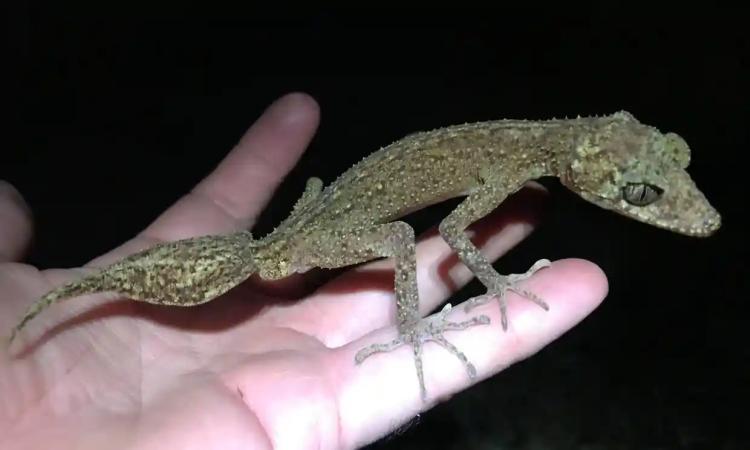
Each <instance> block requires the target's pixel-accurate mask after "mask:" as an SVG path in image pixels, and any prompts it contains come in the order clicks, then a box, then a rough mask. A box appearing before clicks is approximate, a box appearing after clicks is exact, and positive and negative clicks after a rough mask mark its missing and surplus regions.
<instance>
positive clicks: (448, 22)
mask: <svg viewBox="0 0 750 450" xmlns="http://www.w3.org/2000/svg"><path fill="white" fill-rule="evenodd" d="M5 8H6V12H7V14H6V15H5V17H6V18H5V21H6V25H7V26H6V27H5V29H6V36H5V45H6V48H5V52H4V53H5V57H4V66H5V69H4V72H5V74H6V75H9V76H10V78H9V79H8V81H7V82H6V83H5V88H6V92H5V95H4V98H5V99H6V100H5V101H4V102H3V104H4V106H5V110H6V114H7V116H6V119H5V121H4V128H5V129H4V131H3V149H2V152H1V153H0V155H1V156H0V178H2V179H5V180H8V181H10V182H11V183H12V184H14V185H15V186H16V187H17V188H18V189H19V190H20V191H21V192H22V193H23V195H24V196H25V198H26V200H27V201H28V202H29V204H30V206H31V208H32V209H33V212H34V217H35V226H36V232H35V241H34V246H33V248H32V251H31V253H30V255H29V260H30V261H31V262H33V263H34V264H38V265H40V266H43V267H53V266H54V267H67V266H74V265H80V264H82V263H85V262H86V261H88V260H89V259H91V258H93V257H94V256H96V255H98V254H100V253H103V252H105V251H107V250H108V249H110V248H112V247H114V246H116V245H118V244H119V243H121V242H122V241H124V240H126V239H128V238H129V237H131V236H132V235H133V234H134V233H136V232H138V231H139V230H140V229H142V228H143V227H144V226H146V225H147V224H148V223H149V222H151V221H152V220H153V219H154V218H155V217H156V216H157V215H158V214H159V213H160V212H161V211H163V210H164V209H165V208H166V207H168V206H169V205H171V204H172V202H173V201H175V200H176V199H177V198H178V197H179V196H180V195H182V194H183V193H185V192H186V191H187V190H189V189H190V188H191V187H192V186H193V185H194V184H195V183H196V182H198V181H199V180H200V179H201V178H202V177H203V176H205V175H206V174H207V173H208V172H209V171H210V170H211V169H212V168H213V167H214V166H215V164H216V163H218V162H219V161H220V160H221V159H222V158H223V157H224V155H225V154H226V152H227V151H229V149H231V147H232V146H233V145H234V144H235V143H236V140H237V139H238V138H239V136H240V135H241V134H242V133H243V132H244V131H245V130H246V128H247V127H248V126H249V125H250V124H251V123H252V122H253V120H255V119H256V118H257V117H258V115H259V114H260V113H261V112H262V110H263V108H265V107H266V106H267V104H268V103H270V102H271V101H273V100H274V99H276V98H277V97H279V96H280V95H283V94H285V93H287V92H291V91H304V92H307V93H309V94H311V95H312V96H314V97H315V98H316V99H317V100H318V101H319V103H320V105H321V111H322V121H321V128H320V130H319V132H318V134H317V135H316V137H315V140H314V141H313V143H312V144H311V146H310V148H309V149H308V151H307V152H306V153H305V155H304V157H303V158H302V160H301V161H300V163H299V164H298V165H297V167H295V169H294V170H293V171H292V173H291V174H290V176H289V177H288V178H287V179H286V181H285V183H284V184H283V186H282V187H281V188H280V189H279V191H278V193H277V196H276V198H275V199H274V200H273V202H272V203H271V205H269V208H268V209H267V211H266V212H265V214H264V215H263V217H262V220H261V222H260V223H259V225H258V228H257V230H258V234H263V232H264V231H268V230H270V229H271V228H272V227H273V226H274V225H275V224H276V223H278V221H280V220H282V219H283V218H284V217H285V215H286V214H287V213H288V211H289V208H290V207H291V205H292V204H293V202H294V201H295V200H296V198H297V196H298V195H299V194H300V193H301V192H302V190H303V188H304V183H305V180H306V179H307V177H309V176H313V175H316V176H320V177H322V178H323V179H324V180H325V181H330V180H332V179H333V178H334V177H335V176H336V175H337V174H338V173H339V172H340V171H342V170H344V169H345V168H347V167H348V166H349V165H350V164H352V163H354V162H356V161H358V160H359V159H361V158H362V157H363V156H365V155H366V154H367V153H369V152H371V151H373V150H375V149H377V148H379V147H381V146H383V145H386V144H388V143H390V142H392V141H393V140H395V139H398V138H400V137H402V136H403V135H405V134H407V133H411V132H413V131H416V130H422V129H431V128H435V127H438V126H443V125H449V124H453V123H461V122H471V121H475V120H488V119H497V118H526V119H544V118H551V117H553V116H555V117H563V116H575V115H578V114H580V115H589V114H608V113H611V112H614V111H617V110H620V109H625V110H628V111H630V112H631V113H633V114H634V115H635V116H636V117H637V118H638V119H639V120H641V121H643V122H646V123H649V124H652V125H655V126H657V127H659V128H661V129H663V130H670V131H675V132H678V133H679V134H681V135H682V136H683V137H685V139H686V140H687V141H688V143H690V145H691V147H692V150H693V163H692V165H691V168H690V169H689V170H690V172H691V174H692V175H693V177H694V179H695V180H696V181H697V183H698V185H699V186H700V187H701V188H702V189H703V190H704V192H705V193H706V195H707V196H708V198H709V199H710V200H711V201H712V203H713V204H714V205H715V206H716V208H717V209H718V210H719V211H720V212H721V213H722V214H723V217H724V225H723V228H722V230H721V231H720V232H719V233H718V234H717V235H715V236H714V237H712V238H710V239H706V240H699V239H691V238H686V237H681V236H677V235H673V234H671V233H667V232H664V231H660V230H657V229H654V228H650V227H647V226H645V225H642V224H638V223H635V222H632V221H629V220H626V219H623V218H621V217H619V216H616V215H614V214H611V213H608V212H606V211H602V210H600V209H598V208H597V207H595V206H593V205H589V204H588V203H585V202H583V201H582V200H580V199H578V198H577V197H575V196H574V195H572V194H570V193H569V192H567V191H566V190H564V189H562V188H560V186H559V185H558V184H557V183H556V182H555V181H554V180H551V181H550V182H547V181H545V185H547V186H548V187H549V188H550V190H551V191H552V196H551V201H550V202H549V204H548V205H547V213H546V218H545V221H544V222H543V224H542V226H541V227H540V228H539V230H538V231H536V232H535V233H534V234H533V235H532V236H531V237H529V239H528V240H527V241H525V242H524V243H522V244H521V245H519V246H518V247H517V248H516V249H514V250H513V251H512V252H511V253H510V254H508V255H507V256H506V257H504V258H503V259H501V260H500V261H498V264H496V267H498V268H499V269H500V271H501V272H502V273H509V272H517V271H523V270H525V269H526V268H528V266H529V265H530V264H531V263H533V262H534V261H536V260H537V259H539V258H550V259H553V260H554V259H557V258H565V257H580V258H586V259H589V260H591V261H594V262H595V263H597V264H598V265H600V266H601V267H602V269H603V270H604V271H605V273H606V274H607V276H608V279H609V283H610V294H609V296H608V298H607V300H606V301H605V302H604V304H603V305H602V306H601V307H600V308H599V309H597V310H596V311H594V313H593V314H592V315H591V316H590V317H589V318H587V319H586V320H585V321H584V322H583V323H582V324H581V325H580V326H578V327H577V328H576V329H574V330H572V331H571V332H570V333H568V334H566V335H565V336H563V337H562V338H561V339H559V340H558V341H557V342H555V343H553V344H552V345H550V346H548V347H547V348H546V349H544V350H543V351H542V352H540V353H539V354H537V355H535V356H534V357H533V358H531V359H529V360H526V361H524V362H522V363H520V364H517V365H516V366H514V367H511V368H510V369H508V370H507V371H505V372H503V373H501V374H499V375H498V376H496V377H495V378H493V379H491V380H488V381H487V382H485V383H482V384H481V385H479V386H477V387H474V388H472V389H469V390H468V391H466V392H465V393H462V394H460V395H458V396H456V397H455V398H453V399H452V400H451V401H450V402H448V403H447V404H444V405H441V406H439V407H438V408H436V409H434V410H432V411H429V412H427V413H425V414H424V415H422V416H421V417H420V418H419V420H418V421H417V422H415V423H412V424H410V425H411V426H409V427H406V428H405V429H404V430H403V432H402V433H401V434H399V435H397V436H395V437H392V438H391V439H389V440H387V441H386V442H382V443H379V444H375V445H374V447H377V448H418V447H420V446H426V445H429V444H434V443H439V445H438V448H478V447H480V445H485V446H486V447H483V448H506V446H507V448H541V447H543V445H542V443H546V444H547V445H549V447H547V448H584V447H585V446H586V445H588V447H585V448H740V447H741V446H743V444H744V445H746V444H747V438H746V436H745V435H746V433H745V429H744V428H743V425H744V422H745V417H746V411H745V408H746V405H747V402H748V400H750V395H748V379H749V378H750V377H748V370H749V369H750V364H748V356H749V355H750V352H749V351H748V346H747V338H746V333H745V330H746V329H747V325H746V324H747V323H748V318H747V313H748V312H749V309H748V307H747V301H746V296H747V294H746V291H747V289H746V288H747V278H748V270H747V269H748V263H747V254H748V251H747V245H746V241H747V239H746V237H745V234H744V233H743V232H744V231H745V230H746V229H747V228H746V227H747V225H748V223H747V221H745V219H744V217H742V214H743V209H745V208H744V206H745V205H746V203H747V193H748V189H747V182H746V180H747V178H748V167H750V166H749V165H748V164H747V163H746V162H745V153H746V151H747V143H748V139H747V126H748V125H747V124H748V114H747V110H748V106H747V105H748V100H749V99H748V83H747V80H748V70H747V69H748V33H747V32H745V31H744V30H743V28H744V27H745V26H746V23H745V22H746V18H747V15H746V14H744V12H743V11H741V10H739V9H736V10H734V9H725V10H721V9H713V10H707V9H705V6H702V7H701V9H695V10H692V11H690V10H689V7H685V6H684V5H682V6H680V8H679V9H671V10H665V11H657V10H655V9H654V6H653V5H651V6H649V7H642V6H636V5H633V4H630V3H627V2H604V5H600V4H598V3H592V4H585V5H584V6H583V7H581V8H579V9H577V10H573V9H571V8H569V7H565V8H562V7H560V8H554V9H548V8H546V7H545V8H541V7H540V8H537V9H532V8H499V9H495V10H483V11H473V12H464V11H456V10H454V9H452V8H444V9H439V8H433V9H421V10H413V11H408V10H390V11H388V10H368V11H366V12H362V11H354V10H350V11H347V12H341V11H337V12H333V11H324V12H321V11H308V10H304V9H302V10H301V9H298V8H291V7H289V10H288V11H284V10H276V11H274V12H268V11H259V10H254V9H251V8H247V9H246V10H243V11H239V10H233V11H230V10H222V9H220V8H219V7H218V6H217V7H215V8H214V9H199V8H189V7H184V6H180V7H166V6H164V7H159V6H153V5H152V6H151V7H149V8H148V9H143V10H136V9H130V10H125V9H121V10H116V11H115V10H107V11H104V10H97V11H94V10H90V9H84V8H80V9H79V10H74V11H71V10H66V9H65V8H63V7H57V8H52V9H50V7H49V6H47V7H44V8H41V7H35V6H30V5H26V4H13V5H8V6H6V7H5ZM8 116H9V117H8ZM449 208H450V205H447V206H445V207H438V208H434V209H431V210H430V213H429V214H430V215H428V216H420V218H419V223H417V224H416V225H417V226H418V227H421V229H424V227H425V226H427V225H431V224H435V223H437V221H439V220H440V218H441V217H443V215H444V214H446V213H447V212H448V211H449ZM478 292H479V285H478V283H476V282H475V283H472V285H471V286H469V287H468V288H467V289H466V290H465V291H464V292H462V293H461V296H463V298H465V297H466V296H468V295H471V294H476V293H478ZM460 299H461V298H457V299H455V300H452V302H453V303H456V302H458V301H460ZM723 444H726V446H725V447H722V445H723Z"/></svg>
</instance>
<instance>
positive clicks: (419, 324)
mask: <svg viewBox="0 0 750 450" xmlns="http://www.w3.org/2000/svg"><path fill="white" fill-rule="evenodd" d="M451 309H452V307H451V305H450V303H449V304H447V305H445V307H444V308H443V309H442V310H441V311H440V312H439V313H437V314H434V315H432V316H428V317H425V318H423V319H421V320H418V321H415V322H414V323H413V324H412V325H406V326H404V327H403V329H402V331H401V332H400V333H399V336H398V337H397V338H396V339H394V340H392V341H390V342H387V343H384V344H373V345H370V346H368V347H365V348H363V349H361V350H360V351H359V352H357V354H356V356H355V357H354V360H355V362H356V363H357V364H361V363H362V362H363V361H364V360H365V359H367V358H368V357H370V356H372V355H373V354H375V353H383V352H390V351H393V350H395V349H397V348H399V347H401V346H402V345H411V347H412V350H413V352H414V364H415V365H416V369H417V378H418V380H419V388H420V394H421V397H422V401H426V400H427V389H426V388H425V382H424V371H423V367H422V345H423V344H424V343H425V342H430V341H432V342H435V343H437V344H438V345H440V346H441V347H443V348H445V349H446V350H448V351H449V352H450V353H452V354H453V355H454V356H456V358H458V359H459V360H460V361H461V362H462V363H463V365H464V367H465V368H466V372H467V373H468V374H469V378H470V379H474V378H475V377H476V375H477V370H476V368H475V367H474V365H473V364H472V363H471V362H470V361H469V359H468V358H467V357H466V355H464V353H463V352H461V351H460V350H459V349H458V348H456V346H455V345H453V344H451V343H450V342H449V341H448V340H447V339H446V338H445V337H444V336H443V333H444V332H445V331H451V330H464V329H466V328H469V327H472V326H475V325H487V324H489V323H490V318H489V317H487V316H485V315H481V316H477V317H472V318H471V319H468V320H464V321H462V322H451V321H448V320H446V316H447V314H448V313H449V312H450V311H451Z"/></svg>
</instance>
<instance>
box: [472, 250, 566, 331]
mask: <svg viewBox="0 0 750 450" xmlns="http://www.w3.org/2000/svg"><path fill="white" fill-rule="evenodd" d="M550 265H552V263H551V262H550V260H548V259H540V260H539V261H537V262H535V263H534V265H532V266H531V268H529V270H527V271H526V272H524V273H518V274H510V275H506V276H500V278H499V279H498V280H497V282H496V283H495V286H496V287H494V288H492V289H488V290H487V293H486V294H484V295H480V296H478V297H474V298H472V299H470V300H468V301H467V302H466V306H464V311H466V312H469V311H471V310H472V309H474V308H475V307H477V306H479V305H483V304H485V303H487V301H488V300H490V299H497V302H498V304H499V306H500V322H501V324H502V327H503V331H505V330H507V329H508V305H507V300H506V297H505V294H506V292H508V291H512V292H515V293H516V294H518V295H521V296H523V297H525V298H527V299H528V300H531V301H532V302H534V303H536V304H537V305H539V307H540V308H542V309H544V310H545V311H549V305H548V304H547V302H545V301H544V300H542V298H540V297H539V296H538V295H536V294H534V293H533V292H531V291H527V290H525V289H522V288H521V287H520V286H519V284H520V282H521V281H523V280H526V279H528V278H530V277H531V276H532V275H534V274H535V273H536V272H538V271H539V270H541V269H544V268H546V267H549V266H550Z"/></svg>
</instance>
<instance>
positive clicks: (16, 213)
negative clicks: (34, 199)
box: [0, 180, 32, 262]
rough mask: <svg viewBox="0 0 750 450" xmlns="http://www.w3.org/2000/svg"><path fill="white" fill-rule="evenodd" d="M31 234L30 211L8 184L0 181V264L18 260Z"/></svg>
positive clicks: (26, 246) (24, 250) (27, 244)
mask: <svg viewBox="0 0 750 450" xmlns="http://www.w3.org/2000/svg"><path fill="white" fill-rule="evenodd" d="M31 233H32V220H31V210H30V209H29V207H28V205H27V204H26V202H25V201H24V199H23V197H22V196H21V194H20V193H19V192H18V191H17V190H16V189H15V188H14V187H13V186H12V185H11V184H10V183H7V182H5V181H2V180H0V262H5V261H18V260H20V259H21V258H22V257H23V255H24V253H25V252H26V249H27V248H28V246H29V242H30V241H31Z"/></svg>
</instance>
